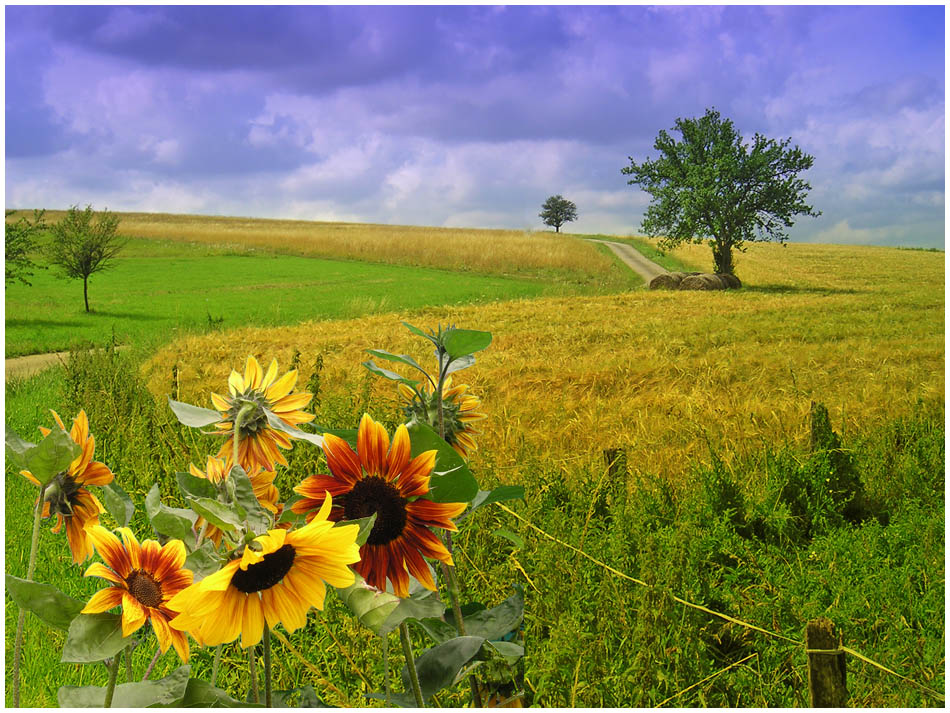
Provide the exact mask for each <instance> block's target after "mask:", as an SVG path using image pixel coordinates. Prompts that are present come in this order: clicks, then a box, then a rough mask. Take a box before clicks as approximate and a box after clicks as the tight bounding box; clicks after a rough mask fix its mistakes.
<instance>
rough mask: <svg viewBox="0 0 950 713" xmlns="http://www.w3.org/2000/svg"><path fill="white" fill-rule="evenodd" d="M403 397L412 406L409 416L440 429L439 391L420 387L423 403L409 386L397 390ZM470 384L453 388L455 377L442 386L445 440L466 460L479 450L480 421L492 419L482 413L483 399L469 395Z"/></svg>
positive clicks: (407, 413)
mask: <svg viewBox="0 0 950 713" xmlns="http://www.w3.org/2000/svg"><path fill="white" fill-rule="evenodd" d="M397 388H398V390H399V394H400V396H402V397H403V398H404V399H405V400H406V401H407V402H408V403H407V405H406V407H405V412H406V416H408V417H409V418H413V417H415V418H417V419H418V420H420V421H422V422H423V423H428V424H429V425H430V426H432V427H433V428H434V429H436V430H438V429H439V417H438V413H439V409H438V405H437V403H436V398H435V389H433V388H430V387H429V386H427V385H426V384H423V385H422V386H421V387H420V391H421V393H422V401H420V400H419V397H418V396H417V395H416V392H415V391H413V390H412V389H411V388H409V387H408V386H406V385H405V384H399V385H398V386H397ZM468 390H469V385H468V384H459V385H458V386H452V377H451V376H450V377H448V378H447V379H446V380H445V383H444V384H443V385H442V423H443V424H444V426H445V440H446V442H447V443H448V444H449V445H450V446H452V448H454V449H455V450H456V452H457V453H458V454H459V455H460V456H462V457H463V458H467V457H468V454H469V453H470V452H471V451H474V450H477V449H478V444H476V443H475V438H474V437H475V436H478V435H480V434H481V431H478V430H477V429H476V428H475V427H474V425H473V424H474V423H475V422H476V421H481V420H482V419H483V418H488V416H487V415H486V414H484V413H482V412H481V411H479V409H480V408H481V406H482V402H481V399H479V398H478V397H477V396H474V395H473V394H470V393H468Z"/></svg>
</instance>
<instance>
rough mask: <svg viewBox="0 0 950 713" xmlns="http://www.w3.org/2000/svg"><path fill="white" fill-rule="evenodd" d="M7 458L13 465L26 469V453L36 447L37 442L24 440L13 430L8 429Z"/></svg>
mask: <svg viewBox="0 0 950 713" xmlns="http://www.w3.org/2000/svg"><path fill="white" fill-rule="evenodd" d="M5 440H6V446H7V458H9V459H10V460H11V461H12V462H13V465H15V466H16V467H17V468H20V469H22V470H26V454H27V453H29V452H30V451H31V450H33V449H34V448H36V444H35V443H30V442H29V441H24V440H23V439H22V438H20V437H19V436H18V435H17V434H16V433H14V432H13V431H6V439H5Z"/></svg>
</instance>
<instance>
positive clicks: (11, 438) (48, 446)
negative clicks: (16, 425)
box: [6, 428, 82, 485]
mask: <svg viewBox="0 0 950 713" xmlns="http://www.w3.org/2000/svg"><path fill="white" fill-rule="evenodd" d="M6 446H7V455H8V456H10V459H11V460H12V461H13V462H14V463H15V464H16V465H18V466H19V467H20V469H21V470H28V471H30V472H31V473H32V474H33V477H34V478H36V479H37V480H38V481H40V483H41V484H44V485H45V484H46V483H48V482H49V481H51V480H52V479H53V478H54V477H56V476H57V475H58V474H59V473H62V472H63V471H65V470H66V469H68V468H69V464H70V463H72V462H73V461H74V460H75V459H76V458H78V457H79V454H80V453H81V452H82V449H81V448H80V447H79V444H78V443H76V441H74V440H73V439H72V436H70V435H69V434H68V433H66V431H64V430H62V429H61V428H53V429H52V430H51V431H50V432H49V435H47V436H46V437H45V438H43V440H42V441H40V442H39V444H38V445H34V444H32V443H30V442H29V441H24V440H23V439H22V438H20V437H19V436H18V435H16V434H15V433H10V432H8V433H7V434H6Z"/></svg>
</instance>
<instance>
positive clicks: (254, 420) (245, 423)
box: [228, 389, 270, 438]
mask: <svg viewBox="0 0 950 713" xmlns="http://www.w3.org/2000/svg"><path fill="white" fill-rule="evenodd" d="M246 404H253V405H254V406H255V408H254V409H253V410H252V411H250V413H245V414H244V418H243V419H242V420H241V437H242V438H244V437H245V436H254V435H257V434H258V433H260V432H261V431H263V430H264V429H265V428H267V414H266V413H264V409H265V408H269V407H270V401H268V400H267V397H266V396H265V395H264V394H263V393H262V392H260V391H257V390H256V389H248V390H247V391H245V392H244V393H242V394H238V396H237V397H236V398H235V399H234V401H233V402H232V404H231V408H229V409H228V418H229V419H230V420H231V423H234V420H235V419H236V418H237V415H238V412H239V411H240V410H241V409H242V408H243V407H244V406H245V405H246Z"/></svg>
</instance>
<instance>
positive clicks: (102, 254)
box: [49, 205, 126, 312]
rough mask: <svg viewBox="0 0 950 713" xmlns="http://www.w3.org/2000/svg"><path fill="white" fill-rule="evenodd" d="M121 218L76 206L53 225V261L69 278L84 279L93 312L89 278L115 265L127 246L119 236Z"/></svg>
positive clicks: (83, 283) (85, 292) (84, 296)
mask: <svg viewBox="0 0 950 713" xmlns="http://www.w3.org/2000/svg"><path fill="white" fill-rule="evenodd" d="M118 227H119V217H118V216H117V215H116V214H115V213H110V212H109V211H107V210H104V211H101V212H98V213H97V212H95V211H93V210H92V206H89V205H87V206H86V209H85V210H79V208H78V206H72V207H71V208H70V209H69V210H68V211H67V212H66V215H65V216H64V217H63V219H62V220H60V221H59V222H58V223H54V224H53V226H52V233H53V240H52V242H51V243H50V247H49V257H50V261H51V262H52V263H53V264H54V265H58V266H59V267H60V268H61V269H62V270H63V272H64V273H65V275H66V277H73V278H81V279H82V293H83V298H84V299H85V301H86V311H87V312H88V311H89V276H90V275H92V274H94V273H96V272H101V271H102V270H105V269H106V268H108V267H110V266H111V265H112V261H113V258H115V256H116V255H117V254H118V253H119V251H120V250H121V249H122V248H123V247H125V243H126V240H125V239H124V238H121V237H119V236H118V235H116V229H117V228H118Z"/></svg>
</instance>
